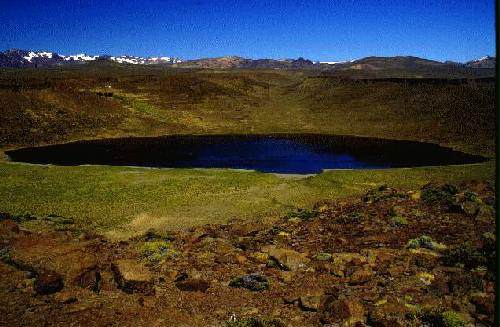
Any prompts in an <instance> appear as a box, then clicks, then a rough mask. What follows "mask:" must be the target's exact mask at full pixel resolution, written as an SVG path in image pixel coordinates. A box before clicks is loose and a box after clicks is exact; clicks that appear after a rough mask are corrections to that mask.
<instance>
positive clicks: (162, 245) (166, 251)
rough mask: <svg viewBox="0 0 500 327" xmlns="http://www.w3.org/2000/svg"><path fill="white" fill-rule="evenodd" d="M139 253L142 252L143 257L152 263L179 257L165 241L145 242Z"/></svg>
mask: <svg viewBox="0 0 500 327" xmlns="http://www.w3.org/2000/svg"><path fill="white" fill-rule="evenodd" d="M139 251H140V252H141V256H142V257H143V258H145V259H146V260H147V261H149V262H150V263H158V262H160V261H161V260H163V259H166V258H171V257H173V256H175V255H177V253H176V252H175V251H174V250H173V249H172V247H171V245H170V243H168V242H165V241H151V242H145V243H144V244H143V245H142V246H141V247H140V249H139Z"/></svg>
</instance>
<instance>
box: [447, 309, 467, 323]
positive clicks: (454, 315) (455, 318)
mask: <svg viewBox="0 0 500 327" xmlns="http://www.w3.org/2000/svg"><path fill="white" fill-rule="evenodd" d="M441 318H442V320H443V326H445V327H461V326H465V325H466V324H467V321H465V319H464V318H463V317H462V315H460V314H459V313H458V312H455V311H445V312H443V313H442V314H441Z"/></svg>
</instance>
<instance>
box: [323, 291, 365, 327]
mask: <svg viewBox="0 0 500 327" xmlns="http://www.w3.org/2000/svg"><path fill="white" fill-rule="evenodd" d="M320 316H321V321H322V322H323V323H325V324H338V325H339V326H342V327H351V326H356V324H358V323H364V322H365V321H366V318H365V309H364V307H363V305H362V304H361V303H360V302H359V301H357V300H355V299H349V298H345V299H335V297H333V296H327V297H326V298H324V299H323V301H322V303H321V308H320Z"/></svg>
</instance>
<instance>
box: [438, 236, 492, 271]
mask: <svg viewBox="0 0 500 327" xmlns="http://www.w3.org/2000/svg"><path fill="white" fill-rule="evenodd" d="M443 261H444V263H445V264H446V265H448V266H456V265H463V266H465V267H467V268H475V267H477V266H481V265H485V264H486V263H487V261H486V258H485V257H484V255H483V253H482V251H481V250H480V249H478V248H476V247H474V246H473V245H472V243H471V242H469V241H467V242H463V243H461V244H459V245H457V246H454V247H452V248H450V249H449V250H448V251H446V253H445V256H444V258H443Z"/></svg>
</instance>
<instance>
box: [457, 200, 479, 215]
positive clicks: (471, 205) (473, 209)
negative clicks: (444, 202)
mask: <svg viewBox="0 0 500 327" xmlns="http://www.w3.org/2000/svg"><path fill="white" fill-rule="evenodd" d="M461 207H462V210H463V211H464V213H465V214H466V215H468V216H474V215H475V214H476V213H477V212H478V211H479V204H478V203H477V202H473V201H465V202H464V203H462V204H461Z"/></svg>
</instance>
